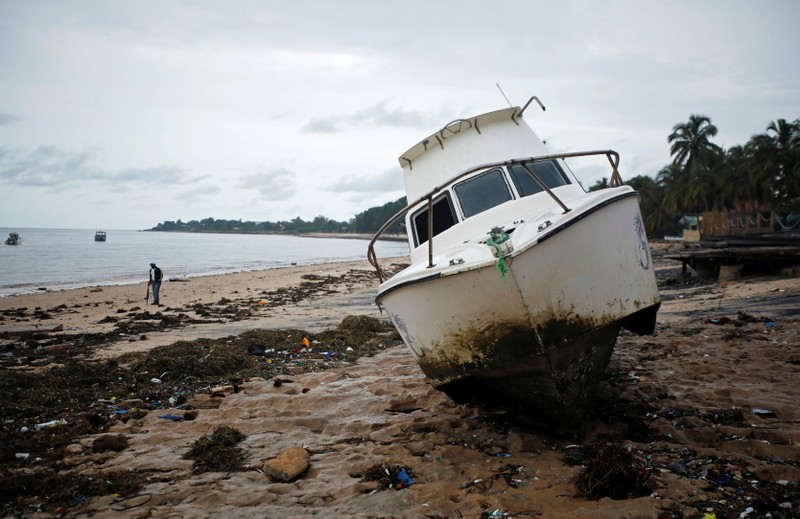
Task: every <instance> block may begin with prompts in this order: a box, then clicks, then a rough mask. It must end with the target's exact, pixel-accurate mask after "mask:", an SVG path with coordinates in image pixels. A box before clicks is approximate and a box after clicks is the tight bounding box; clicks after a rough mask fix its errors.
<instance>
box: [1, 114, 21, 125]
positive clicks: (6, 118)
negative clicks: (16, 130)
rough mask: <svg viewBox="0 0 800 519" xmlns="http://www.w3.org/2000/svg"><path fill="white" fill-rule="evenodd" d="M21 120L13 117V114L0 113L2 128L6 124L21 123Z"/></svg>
mask: <svg viewBox="0 0 800 519" xmlns="http://www.w3.org/2000/svg"><path fill="white" fill-rule="evenodd" d="M20 120H21V118H20V117H17V116H16V115H11V114H6V113H3V112H0V126H2V125H4V124H11V123H15V122H17V121H20Z"/></svg>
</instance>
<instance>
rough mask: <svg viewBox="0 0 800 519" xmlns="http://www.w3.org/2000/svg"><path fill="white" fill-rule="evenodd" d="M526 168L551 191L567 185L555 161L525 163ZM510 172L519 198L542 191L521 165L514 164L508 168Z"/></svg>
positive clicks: (564, 176) (564, 175) (562, 172)
mask: <svg viewBox="0 0 800 519" xmlns="http://www.w3.org/2000/svg"><path fill="white" fill-rule="evenodd" d="M526 165H527V166H528V168H529V169H530V170H531V171H533V172H534V173H536V176H538V177H539V179H541V181H542V182H544V184H545V185H546V186H547V187H548V188H550V189H553V188H555V187H558V186H565V185H567V184H569V183H570V182H569V178H567V175H566V174H564V171H563V170H562V169H561V166H559V165H558V162H556V161H555V160H549V161H546V162H527V163H526ZM508 169H509V170H511V178H512V179H513V180H514V186H516V188H517V191H519V194H520V196H529V195H535V194H536V193H539V192H541V191H543V189H542V187H541V186H540V185H539V183H538V182H536V181H535V180H534V179H533V178H532V177H531V175H530V174H529V173H528V172H527V171H525V168H524V167H522V165H521V164H515V165H513V166H510V167H509V168H508Z"/></svg>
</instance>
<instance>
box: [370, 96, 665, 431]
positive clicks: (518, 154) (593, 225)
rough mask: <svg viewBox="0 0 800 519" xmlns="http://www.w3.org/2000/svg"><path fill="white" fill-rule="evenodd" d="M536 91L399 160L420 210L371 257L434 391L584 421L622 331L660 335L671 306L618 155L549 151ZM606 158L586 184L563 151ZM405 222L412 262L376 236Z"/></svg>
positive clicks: (407, 215) (382, 301)
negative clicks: (663, 311) (590, 187)
mask: <svg viewBox="0 0 800 519" xmlns="http://www.w3.org/2000/svg"><path fill="white" fill-rule="evenodd" d="M533 101H536V102H537V103H538V105H539V106H540V107H541V108H542V110H544V105H542V103H541V101H539V99H538V98H536V97H532V98H531V100H529V101H528V103H527V104H526V105H525V106H524V107H522V108H520V107H511V108H506V109H502V110H497V111H494V112H490V113H486V114H483V115H478V116H476V117H471V118H467V119H457V120H455V121H452V122H450V123H448V124H446V125H445V126H444V127H443V128H442V129H441V130H439V131H438V132H436V133H434V134H432V135H430V136H428V137H427V138H425V139H423V140H422V141H420V142H419V143H417V144H416V145H414V146H413V147H411V148H410V149H409V150H408V151H406V152H405V153H403V154H402V155H401V156H400V158H399V161H400V165H401V167H402V169H403V174H404V181H405V188H406V194H407V199H408V200H409V201H410V203H409V205H408V206H407V207H406V208H405V209H403V210H402V211H400V212H398V213H397V214H395V215H394V216H393V217H392V218H391V219H389V221H387V222H386V224H384V226H383V227H382V228H381V229H380V230H379V231H378V233H377V234H376V235H375V236H374V237H373V239H372V241H371V243H370V245H369V248H368V252H367V255H368V258H369V261H370V262H371V263H372V265H373V266H374V267H375V268H376V270H377V273H378V278H379V280H380V286H379V288H378V295H377V297H376V302H377V304H378V305H379V307H381V309H383V310H385V311H386V312H387V314H388V316H389V318H390V319H391V321H392V322H393V323H394V325H395V327H396V328H397V330H398V331H399V333H400V335H401V336H402V338H403V340H404V342H405V343H406V345H407V346H408V348H409V349H410V350H411V352H412V353H413V355H414V356H415V358H416V360H417V362H418V363H419V365H420V367H421V368H422V370H423V372H424V373H425V375H426V376H427V377H428V379H429V380H430V382H431V383H432V384H433V386H434V387H435V388H437V389H439V390H442V391H444V392H445V393H447V394H448V395H449V396H450V397H451V398H453V399H454V400H456V401H459V402H464V401H470V400H473V399H475V398H477V399H478V400H481V401H485V402H490V403H491V402H495V403H496V402H500V403H504V404H514V405H516V406H520V407H523V408H527V409H530V410H532V411H537V412H540V413H543V414H544V415H546V416H548V417H549V418H551V419H555V420H559V421H572V420H575V419H577V418H579V417H580V416H581V415H582V414H583V412H584V410H585V409H586V404H587V403H588V402H589V401H590V400H591V396H592V392H593V390H594V389H595V388H596V386H597V384H598V383H599V381H600V379H601V377H602V375H603V372H604V371H605V369H606V367H607V366H608V361H609V358H610V356H611V353H612V350H613V348H614V344H615V343H616V340H617V335H618V333H619V331H620V329H621V328H623V327H624V328H627V329H629V330H632V331H634V332H636V333H639V334H648V333H652V332H653V330H654V328H655V320H656V312H657V310H658V307H659V305H660V299H659V295H658V289H657V286H656V280H655V274H654V270H653V265H652V261H651V257H650V252H649V247H648V242H647V236H646V235H645V230H644V225H643V222H642V217H641V213H640V210H639V199H638V193H637V192H636V191H634V190H633V189H632V188H630V187H628V186H624V185H622V179H621V177H620V174H619V172H618V170H617V167H618V164H619V155H618V154H617V153H616V152H614V151H612V150H600V151H584V152H575V153H556V154H553V153H548V151H547V149H546V148H545V145H544V143H543V142H542V140H541V139H539V137H538V136H537V135H536V134H535V132H534V131H533V130H532V129H531V128H530V126H528V124H527V123H526V122H525V120H524V119H523V115H524V113H525V111H526V109H527V108H528V106H529V105H530V104H531V102H533ZM579 157H595V158H597V157H600V158H601V159H602V157H605V158H607V160H608V163H609V166H610V170H611V172H610V173H611V174H610V177H611V187H609V188H606V189H601V190H599V191H593V192H586V191H585V190H584V189H583V187H582V186H581V185H580V184H579V182H578V179H577V178H576V177H575V175H574V174H573V172H572V171H571V170H570V168H569V167H568V166H567V163H566V162H565V159H570V160H573V159H577V158H579ZM401 219H404V222H405V226H406V230H407V234H408V240H409V246H410V249H411V265H410V266H408V267H407V268H405V269H403V270H401V271H400V272H397V273H396V274H394V275H389V273H388V272H387V271H386V270H385V269H384V268H382V267H381V265H380V263H379V260H378V258H377V257H376V255H375V251H374V244H375V242H376V240H377V239H379V238H380V237H381V235H382V234H383V233H384V232H386V231H387V229H389V228H391V227H392V226H394V225H395V224H396V223H397V222H399V221H400V220H401Z"/></svg>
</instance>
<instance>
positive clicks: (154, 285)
mask: <svg viewBox="0 0 800 519" xmlns="http://www.w3.org/2000/svg"><path fill="white" fill-rule="evenodd" d="M163 277H164V273H163V272H161V269H160V268H158V267H156V264H155V263H151V264H150V280H149V281H148V282H147V284H148V285H150V289H151V290H152V291H153V304H154V305H158V291H159V290H160V289H161V278H163Z"/></svg>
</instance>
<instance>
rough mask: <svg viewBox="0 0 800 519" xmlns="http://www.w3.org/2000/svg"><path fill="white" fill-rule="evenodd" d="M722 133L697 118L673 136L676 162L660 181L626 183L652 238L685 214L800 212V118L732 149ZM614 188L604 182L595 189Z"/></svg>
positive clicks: (670, 140) (680, 126) (678, 127)
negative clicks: (720, 141) (722, 140)
mask: <svg viewBox="0 0 800 519" xmlns="http://www.w3.org/2000/svg"><path fill="white" fill-rule="evenodd" d="M716 135H717V127H716V126H714V124H712V122H711V119H710V118H709V117H707V116H705V115H691V116H690V117H689V120H688V121H687V122H685V123H680V124H676V125H675V126H674V127H673V129H672V133H670V134H669V136H668V137H667V142H668V143H669V144H670V156H671V157H672V158H673V160H672V163H670V164H668V165H667V166H664V168H662V169H661V171H659V172H658V174H657V175H656V177H655V178H652V177H649V176H644V175H639V176H636V177H633V178H631V179H630V180H628V181H627V182H626V184H628V185H629V186H631V187H633V188H634V189H636V190H637V191H639V192H640V193H641V197H642V199H641V208H642V217H643V219H644V221H645V227H646V229H647V234H648V235H649V236H658V237H661V236H663V235H664V233H665V232H669V231H672V230H674V228H675V227H676V223H677V221H678V219H680V217H681V216H682V215H684V214H692V213H695V214H697V213H702V212H707V211H734V212H765V213H769V212H770V211H775V212H777V213H779V214H790V213H798V212H800V119H795V120H794V121H792V122H788V121H787V120H786V119H778V120H776V121H773V122H771V123H770V124H769V125H768V126H767V128H766V131H765V132H764V133H761V134H758V135H754V136H753V137H751V138H750V140H749V141H748V142H747V143H745V144H744V145H736V146H733V147H731V148H729V149H727V150H726V149H723V148H722V147H721V146H719V145H717V144H715V143H714V142H713V141H712V140H713V138H714V137H715V136H716ZM608 185H609V181H608V179H606V178H604V179H601V180H600V181H598V182H597V183H596V184H595V185H593V186H592V187H591V188H590V191H592V190H597V189H602V188H604V187H608Z"/></svg>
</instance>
